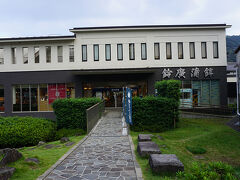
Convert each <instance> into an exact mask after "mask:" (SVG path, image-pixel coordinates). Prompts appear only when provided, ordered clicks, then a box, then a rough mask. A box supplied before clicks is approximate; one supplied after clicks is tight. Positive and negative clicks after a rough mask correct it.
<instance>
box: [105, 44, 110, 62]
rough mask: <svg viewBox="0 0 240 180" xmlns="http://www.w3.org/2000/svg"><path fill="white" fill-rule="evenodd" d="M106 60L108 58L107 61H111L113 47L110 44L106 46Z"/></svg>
mask: <svg viewBox="0 0 240 180" xmlns="http://www.w3.org/2000/svg"><path fill="white" fill-rule="evenodd" d="M105 58H106V61H110V60H111V45H110V44H106V45H105Z"/></svg>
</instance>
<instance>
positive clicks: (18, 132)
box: [0, 117, 56, 149]
mask: <svg viewBox="0 0 240 180" xmlns="http://www.w3.org/2000/svg"><path fill="white" fill-rule="evenodd" d="M55 134H56V126H55V123H53V122H51V121H50V120H47V119H41V118H33V117H1V118H0V149H1V148H6V147H8V148H13V147H23V146H31V145H36V144H38V142H39V141H51V140H53V139H55Z"/></svg>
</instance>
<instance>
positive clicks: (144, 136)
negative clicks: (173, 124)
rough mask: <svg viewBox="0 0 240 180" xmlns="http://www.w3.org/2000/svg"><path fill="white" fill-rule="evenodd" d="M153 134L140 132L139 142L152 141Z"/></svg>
mask: <svg viewBox="0 0 240 180" xmlns="http://www.w3.org/2000/svg"><path fill="white" fill-rule="evenodd" d="M151 136H152V135H151V134H139V135H138V142H144V141H152V138H151Z"/></svg>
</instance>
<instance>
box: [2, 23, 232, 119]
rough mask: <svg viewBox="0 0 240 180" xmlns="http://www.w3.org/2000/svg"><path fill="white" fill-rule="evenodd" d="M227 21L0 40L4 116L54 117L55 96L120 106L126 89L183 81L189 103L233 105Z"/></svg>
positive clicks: (149, 90) (141, 90)
mask: <svg viewBox="0 0 240 180" xmlns="http://www.w3.org/2000/svg"><path fill="white" fill-rule="evenodd" d="M229 27H230V26H229V25H226V24H200V25H159V26H158V25H156V26H115V27H89V28H73V29H70V31H71V32H72V33H73V35H72V36H46V37H26V38H24V37H23V38H0V111H1V115H3V116H12V115H23V116H26V115H31V116H38V117H47V118H54V113H53V112H52V107H51V103H52V102H53V101H54V100H55V99H56V98H74V97H100V98H102V99H105V100H106V106H121V99H122V87H125V86H128V87H130V88H132V90H133V95H134V96H146V95H154V94H155V88H154V84H155V82H156V81H161V80H163V79H178V80H181V82H182V85H181V92H182V96H181V102H182V106H185V107H192V106H220V105H226V104H227V88H226V87H227V86H226V66H227V58H226V35H225V29H226V28H229Z"/></svg>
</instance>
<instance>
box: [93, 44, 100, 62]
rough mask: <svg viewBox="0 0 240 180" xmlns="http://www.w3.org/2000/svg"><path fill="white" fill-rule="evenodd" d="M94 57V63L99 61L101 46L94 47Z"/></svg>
mask: <svg viewBox="0 0 240 180" xmlns="http://www.w3.org/2000/svg"><path fill="white" fill-rule="evenodd" d="M93 56H94V61H99V45H98V44H94V45H93Z"/></svg>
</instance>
